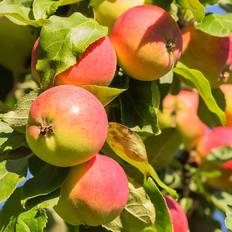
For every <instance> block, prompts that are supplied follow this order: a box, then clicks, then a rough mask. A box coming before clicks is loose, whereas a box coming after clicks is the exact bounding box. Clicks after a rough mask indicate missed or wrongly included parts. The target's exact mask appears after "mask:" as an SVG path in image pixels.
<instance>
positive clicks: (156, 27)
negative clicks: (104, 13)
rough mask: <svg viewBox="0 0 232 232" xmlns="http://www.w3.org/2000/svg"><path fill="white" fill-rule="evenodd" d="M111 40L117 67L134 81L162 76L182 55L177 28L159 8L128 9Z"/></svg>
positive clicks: (114, 30) (115, 28)
mask: <svg viewBox="0 0 232 232" xmlns="http://www.w3.org/2000/svg"><path fill="white" fill-rule="evenodd" d="M111 41H112V43H113V46H114V47H115V50H116V53H117V56H118V60H119V64H120V65H121V67H122V68H123V69H124V70H125V71H126V72H127V73H128V74H129V75H130V76H131V77H133V78H135V79H138V80H142V81H151V80H156V79H158V78H160V77H161V76H163V75H165V74H166V73H167V72H168V71H169V70H171V68H172V67H173V66H174V65H175V63H176V62H177V60H178V59H179V57H180V55H181V50H182V38H181V33H180V31H179V28H178V25H177V24H176V22H175V21H174V19H173V18H172V17H171V16H170V15H169V13H168V12H166V11H165V10H163V9H162V8H160V7H158V6H152V5H142V6H136V7H133V8H130V9H129V10H127V11H126V12H125V13H123V14H122V15H121V16H120V17H119V18H118V19H117V21H116V22H115V24H114V27H113V30H112V34H111Z"/></svg>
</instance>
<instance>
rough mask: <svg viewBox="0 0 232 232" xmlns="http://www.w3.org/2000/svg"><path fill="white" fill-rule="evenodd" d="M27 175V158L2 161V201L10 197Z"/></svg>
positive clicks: (0, 172)
mask: <svg viewBox="0 0 232 232" xmlns="http://www.w3.org/2000/svg"><path fill="white" fill-rule="evenodd" d="M26 175H27V159H25V158H22V159H18V160H7V161H3V162H1V163H0V193H1V194H0V202H1V201H3V200H6V199H7V198H9V196H10V195H11V194H12V193H13V192H14V190H15V188H16V186H17V184H18V183H19V182H21V181H22V180H23V179H24V178H25V177H26Z"/></svg>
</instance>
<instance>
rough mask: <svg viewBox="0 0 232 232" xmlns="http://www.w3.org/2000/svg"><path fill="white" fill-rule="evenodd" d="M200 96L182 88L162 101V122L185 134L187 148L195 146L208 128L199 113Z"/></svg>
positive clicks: (184, 139) (184, 140) (160, 115)
mask: <svg viewBox="0 0 232 232" xmlns="http://www.w3.org/2000/svg"><path fill="white" fill-rule="evenodd" d="M198 102H199V96H198V94H197V93H196V92H195V91H191V90H184V89H182V90H181V91H180V92H179V93H178V94H177V95H172V94H168V95H167V96H166V97H165V98H164V99H163V102H162V106H163V110H162V112H161V113H160V114H159V119H160V123H161V125H162V124H164V125H165V124H167V125H168V124H169V127H170V126H171V127H175V126H176V128H177V130H178V131H179V132H180V133H181V135H182V136H183V142H184V144H185V146H186V148H189V149H190V148H193V147H194V146H196V144H197V142H198V141H199V139H200V138H201V136H203V135H204V133H205V131H207V130H208V128H207V126H206V125H205V124H204V123H203V122H202V121H201V120H200V118H199V117H198V115H197V110H198Z"/></svg>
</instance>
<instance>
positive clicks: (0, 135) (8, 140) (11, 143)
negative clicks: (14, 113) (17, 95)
mask: <svg viewBox="0 0 232 232" xmlns="http://www.w3.org/2000/svg"><path fill="white" fill-rule="evenodd" d="M24 144H25V135H23V134H19V133H17V132H15V131H14V130H13V129H12V128H11V127H10V126H9V125H8V124H7V123H5V122H1V121H0V154H1V153H2V152H6V151H11V150H15V149H17V148H19V147H21V146H23V145H24Z"/></svg>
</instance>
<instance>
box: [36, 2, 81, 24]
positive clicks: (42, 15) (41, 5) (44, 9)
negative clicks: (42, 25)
mask: <svg viewBox="0 0 232 232" xmlns="http://www.w3.org/2000/svg"><path fill="white" fill-rule="evenodd" d="M79 1H80V0H34V1H33V14H34V17H35V19H37V20H38V19H46V18H48V17H49V16H50V15H53V14H54V13H55V12H56V10H57V9H58V7H60V6H64V5H69V4H74V3H77V2H79Z"/></svg>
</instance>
